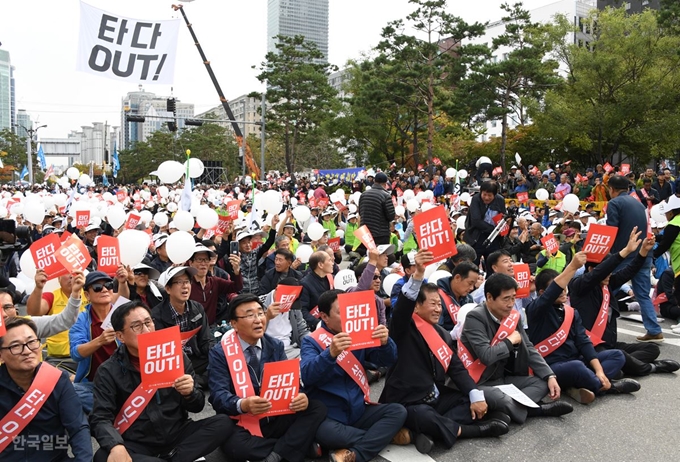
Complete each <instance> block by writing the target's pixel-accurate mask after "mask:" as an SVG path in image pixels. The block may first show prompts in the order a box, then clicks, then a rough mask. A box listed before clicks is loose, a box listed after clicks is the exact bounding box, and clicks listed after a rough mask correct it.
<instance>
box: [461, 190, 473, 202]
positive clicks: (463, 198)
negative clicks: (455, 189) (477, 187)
mask: <svg viewBox="0 0 680 462" xmlns="http://www.w3.org/2000/svg"><path fill="white" fill-rule="evenodd" d="M471 199H472V196H470V193H469V192H464V193H463V194H461V195H460V201H461V202H465V203H466V204H468V205H469V204H470V200H471Z"/></svg>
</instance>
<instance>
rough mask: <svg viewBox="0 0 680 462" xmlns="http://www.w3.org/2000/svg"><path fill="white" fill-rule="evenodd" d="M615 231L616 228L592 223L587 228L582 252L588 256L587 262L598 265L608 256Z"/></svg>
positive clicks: (614, 237)
mask: <svg viewBox="0 0 680 462" xmlns="http://www.w3.org/2000/svg"><path fill="white" fill-rule="evenodd" d="M617 231H618V228H617V227H615V226H607V225H598V224H597V223H592V224H591V225H590V226H589V227H588V235H587V236H586V240H585V241H584V242H583V251H584V252H585V253H586V254H588V257H587V259H588V261H592V262H595V263H600V262H601V261H602V260H603V259H604V257H606V256H607V254H609V251H610V250H611V248H612V245H614V239H616V232H617Z"/></svg>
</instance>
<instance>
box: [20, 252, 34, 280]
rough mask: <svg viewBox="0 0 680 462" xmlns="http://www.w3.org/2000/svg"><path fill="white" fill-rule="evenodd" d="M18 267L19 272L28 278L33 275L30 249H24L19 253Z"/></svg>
mask: <svg viewBox="0 0 680 462" xmlns="http://www.w3.org/2000/svg"><path fill="white" fill-rule="evenodd" d="M19 267H20V268H21V272H23V273H24V274H26V276H28V277H29V278H34V277H35V270H36V268H35V261H34V260H33V255H32V254H31V251H30V250H25V251H24V253H23V254H21V258H20V259H19Z"/></svg>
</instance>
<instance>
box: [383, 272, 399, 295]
mask: <svg viewBox="0 0 680 462" xmlns="http://www.w3.org/2000/svg"><path fill="white" fill-rule="evenodd" d="M399 279H401V276H400V275H398V274H397V273H390V274H388V275H387V276H385V279H383V282H382V286H383V290H384V291H385V293H386V294H391V293H392V287H394V284H396V283H397V281H398V280H399Z"/></svg>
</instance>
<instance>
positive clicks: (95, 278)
mask: <svg viewBox="0 0 680 462" xmlns="http://www.w3.org/2000/svg"><path fill="white" fill-rule="evenodd" d="M116 279H118V283H119V285H118V291H119V292H118V293H117V294H116V293H114V292H113V279H111V277H110V276H109V275H107V274H106V273H102V272H101V271H92V272H90V273H88V275H87V277H86V278H85V284H84V285H83V290H84V291H85V296H86V297H87V299H88V301H89V303H88V304H87V306H85V311H83V312H82V313H80V314H79V315H78V319H77V320H76V323H75V324H74V325H73V327H71V330H70V331H69V342H70V349H71V358H72V359H73V360H74V361H76V362H77V363H78V367H77V369H76V376H75V379H74V383H75V384H76V392H77V393H78V396H79V398H80V400H81V404H82V405H83V409H84V410H85V412H86V413H89V412H90V411H91V410H92V383H93V382H94V377H95V374H96V373H97V369H98V368H99V366H100V365H101V364H102V363H103V362H104V361H106V360H107V359H108V358H109V357H111V355H112V354H113V352H114V351H116V344H115V342H114V341H115V339H116V335H115V332H114V331H113V329H112V328H111V327H106V326H105V325H103V323H104V320H105V319H106V318H107V316H108V314H109V312H110V311H111V309H112V307H113V303H114V302H115V301H116V300H117V299H118V297H119V296H123V297H125V298H130V291H129V288H128V285H127V284H126V281H127V270H126V269H125V267H123V265H120V266H119V267H118V272H117V273H116ZM71 297H73V294H71Z"/></svg>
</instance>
